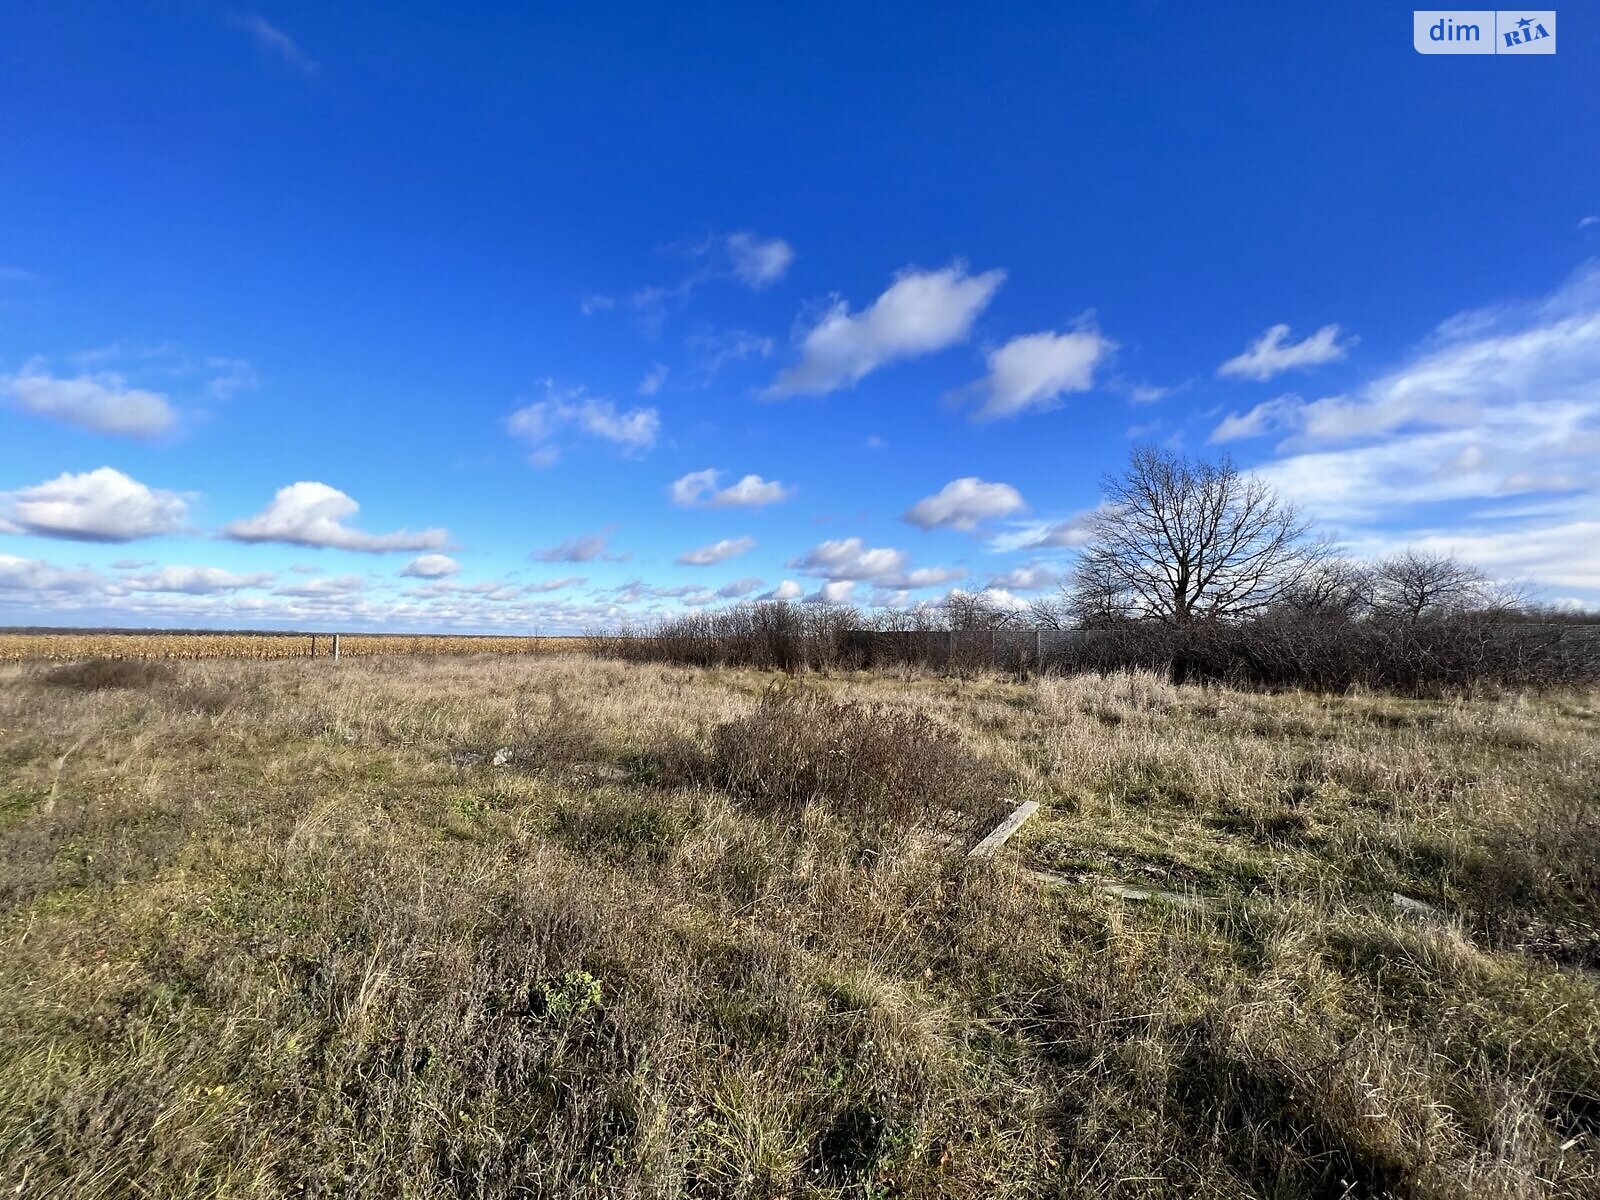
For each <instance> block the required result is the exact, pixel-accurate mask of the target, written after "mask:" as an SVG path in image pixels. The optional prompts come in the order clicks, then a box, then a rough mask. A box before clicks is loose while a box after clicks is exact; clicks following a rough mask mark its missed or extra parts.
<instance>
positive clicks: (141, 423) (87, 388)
mask: <svg viewBox="0 0 1600 1200" xmlns="http://www.w3.org/2000/svg"><path fill="white" fill-rule="evenodd" d="M0 386H3V387H4V390H5V392H6V394H7V395H9V396H10V397H11V399H12V401H13V402H14V403H15V404H16V405H17V406H18V407H19V408H23V409H26V410H27V411H28V412H31V413H35V414H37V415H38V416H41V417H49V418H51V419H53V420H56V421H61V422H62V423H64V424H67V425H74V426H76V427H78V428H79V429H87V430H89V431H91V432H93V433H103V434H108V435H111V436H114V437H131V438H152V437H155V436H157V435H158V434H162V433H166V432H167V431H168V430H169V429H171V428H172V427H173V426H174V425H176V424H177V423H178V414H177V412H176V411H174V409H173V407H172V405H171V404H170V403H169V402H168V401H167V398H166V397H165V396H164V395H162V394H161V393H160V392H152V391H146V390H145V389H143V388H135V387H129V386H128V381H127V380H126V379H125V378H124V377H123V376H121V375H119V374H117V373H116V372H115V371H101V372H98V373H95V374H92V375H79V376H77V377H76V378H73V379H64V378H60V377H57V376H54V375H51V374H49V373H47V372H46V371H45V370H44V369H43V367H42V365H41V364H40V363H39V362H38V361H37V360H35V361H34V362H30V363H29V364H28V365H27V366H25V367H24V368H23V369H22V371H21V373H20V374H17V375H12V376H10V377H9V378H7V379H5V380H4V381H3V384H0Z"/></svg>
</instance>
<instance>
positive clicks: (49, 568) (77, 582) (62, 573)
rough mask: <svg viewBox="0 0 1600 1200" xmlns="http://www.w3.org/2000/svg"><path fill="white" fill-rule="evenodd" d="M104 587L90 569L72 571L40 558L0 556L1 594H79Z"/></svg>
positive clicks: (101, 580)
mask: <svg viewBox="0 0 1600 1200" xmlns="http://www.w3.org/2000/svg"><path fill="white" fill-rule="evenodd" d="M104 587H105V580H104V579H102V578H101V577H100V576H99V575H98V574H96V573H95V572H93V571H90V570H83V569H80V570H72V569H68V568H64V567H58V566H55V565H53V564H51V563H47V562H45V561H44V560H43V559H40V558H18V557H17V556H16V555H14V554H0V591H15V592H44V593H52V592H60V593H68V594H78V593H84V592H98V591H100V590H102V589H103V588H104Z"/></svg>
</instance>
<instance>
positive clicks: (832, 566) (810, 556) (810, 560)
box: [789, 537, 906, 580]
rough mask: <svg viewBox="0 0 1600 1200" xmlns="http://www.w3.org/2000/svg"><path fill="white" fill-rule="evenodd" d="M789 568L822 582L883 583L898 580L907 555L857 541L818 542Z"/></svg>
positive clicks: (840, 539) (848, 539)
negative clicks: (825, 580)
mask: <svg viewBox="0 0 1600 1200" xmlns="http://www.w3.org/2000/svg"><path fill="white" fill-rule="evenodd" d="M789 565H790V566H791V567H794V568H795V569H797V570H800V571H804V572H805V573H806V574H807V575H820V576H822V577H823V578H824V579H874V580H876V579H884V578H887V577H890V576H898V575H899V574H900V573H901V572H902V571H903V570H904V569H905V565H906V552H905V551H904V550H895V549H893V548H891V547H888V546H881V547H873V546H868V545H867V544H866V543H865V542H863V541H862V540H861V539H860V538H858V537H850V538H839V539H836V540H832V541H826V542H820V543H818V544H817V545H816V546H813V547H812V548H811V549H810V550H809V551H807V552H806V553H805V554H803V555H801V556H800V557H799V558H796V559H794V560H792V561H791V562H790V563H789Z"/></svg>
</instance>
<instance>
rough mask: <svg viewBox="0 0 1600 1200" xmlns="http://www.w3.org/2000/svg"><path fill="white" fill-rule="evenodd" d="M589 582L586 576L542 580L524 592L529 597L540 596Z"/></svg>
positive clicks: (528, 586)
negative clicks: (543, 593)
mask: <svg viewBox="0 0 1600 1200" xmlns="http://www.w3.org/2000/svg"><path fill="white" fill-rule="evenodd" d="M588 582H589V579H588V576H586V575H563V576H562V577H561V578H559V579H541V580H539V581H538V582H537V583H530V584H528V585H527V586H526V587H524V588H523V589H522V590H523V591H524V592H527V593H528V594H529V595H538V594H540V593H542V592H559V591H561V590H562V589H563V588H569V587H579V586H581V585H582V584H585V583H588Z"/></svg>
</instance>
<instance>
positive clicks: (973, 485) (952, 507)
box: [901, 475, 1024, 529]
mask: <svg viewBox="0 0 1600 1200" xmlns="http://www.w3.org/2000/svg"><path fill="white" fill-rule="evenodd" d="M1023 507H1024V504H1023V500H1022V493H1021V492H1019V491H1017V489H1016V488H1014V487H1012V486H1011V485H1010V484H1009V483H987V482H985V481H984V480H982V479H979V478H978V477H977V476H975V475H968V476H965V477H963V478H961V479H953V480H951V481H950V482H949V483H947V484H945V485H944V487H942V488H940V489H939V490H938V491H937V492H935V493H934V494H933V495H931V496H924V497H923V498H922V499H921V500H918V501H917V502H916V503H915V504H913V505H912V506H911V507H910V508H909V509H907V510H906V512H905V514H904V515H903V516H902V518H901V519H902V520H904V521H909V522H910V523H911V524H913V525H915V526H916V527H917V528H919V529H975V528H977V526H978V525H979V523H981V522H983V521H988V520H992V519H994V518H996V517H1005V516H1010V515H1011V514H1012V513H1014V512H1017V511H1019V510H1020V509H1022V508H1023Z"/></svg>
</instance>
